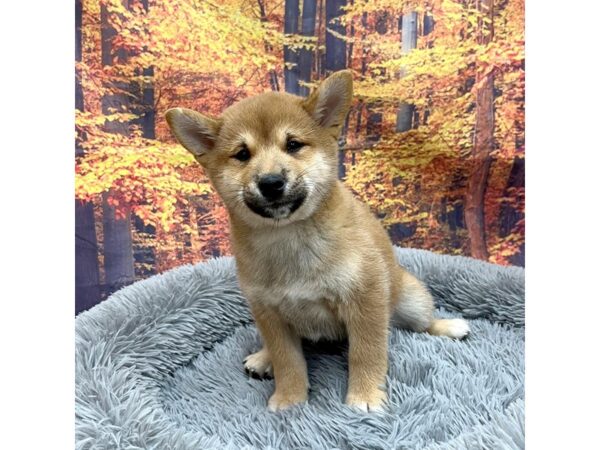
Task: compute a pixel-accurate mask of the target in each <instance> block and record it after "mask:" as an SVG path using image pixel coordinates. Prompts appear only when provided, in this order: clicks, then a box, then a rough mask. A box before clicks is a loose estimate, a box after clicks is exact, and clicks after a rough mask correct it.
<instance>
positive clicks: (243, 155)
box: [232, 145, 250, 162]
mask: <svg viewBox="0 0 600 450" xmlns="http://www.w3.org/2000/svg"><path fill="white" fill-rule="evenodd" d="M232 158H235V159H237V160H238V161H242V162H243V161H248V160H249V159H250V150H248V147H246V146H245V145H243V146H242V148H240V150H239V151H238V152H237V153H236V154H235V155H233V156H232Z"/></svg>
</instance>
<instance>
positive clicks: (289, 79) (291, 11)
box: [283, 0, 300, 95]
mask: <svg viewBox="0 0 600 450" xmlns="http://www.w3.org/2000/svg"><path fill="white" fill-rule="evenodd" d="M284 14H285V15H284V24H283V32H284V33H285V34H286V35H289V34H298V17H299V16H300V6H299V0H285V11H284ZM283 62H284V65H285V67H284V69H283V77H284V81H285V92H289V93H290V94H296V95H298V94H299V87H300V86H299V84H298V79H299V70H298V52H296V51H294V50H292V49H291V48H290V47H289V46H288V45H286V46H284V47H283Z"/></svg>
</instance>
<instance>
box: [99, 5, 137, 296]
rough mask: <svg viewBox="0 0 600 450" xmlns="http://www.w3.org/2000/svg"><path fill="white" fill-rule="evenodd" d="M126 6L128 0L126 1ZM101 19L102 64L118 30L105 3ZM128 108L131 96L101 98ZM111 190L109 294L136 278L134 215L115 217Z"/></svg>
mask: <svg viewBox="0 0 600 450" xmlns="http://www.w3.org/2000/svg"><path fill="white" fill-rule="evenodd" d="M125 4H126V6H128V5H127V0H125ZM101 21H102V64H103V65H112V64H113V51H112V39H113V38H114V36H115V35H116V32H115V30H114V29H113V28H112V27H111V26H110V23H109V21H108V11H107V10H106V6H104V5H103V6H102V9H101ZM116 57H117V59H119V60H120V61H121V62H124V61H125V60H126V58H127V55H126V53H125V52H124V51H123V50H119V51H117V52H116ZM118 87H119V88H120V90H121V91H122V92H126V91H127V90H128V89H129V88H130V87H129V85H127V84H124V85H121V86H118ZM113 108H114V109H116V110H122V109H125V110H127V109H129V98H128V96H127V95H126V94H124V93H118V94H108V95H106V96H105V97H104V98H103V99H102V113H103V114H109V113H110V111H111V109H113ZM105 127H106V131H108V132H110V133H118V134H125V135H127V134H128V124H127V123H121V122H108V123H107V124H106V126H105ZM109 196H110V193H105V194H104V195H103V196H102V225H103V234H104V274H105V286H106V289H107V294H109V293H112V292H114V291H115V290H117V289H119V288H121V287H123V286H125V285H127V284H129V283H131V282H133V281H134V279H135V272H134V265H133V245H132V239H131V215H130V212H129V211H126V212H125V217H124V218H117V217H116V216H115V209H114V208H113V207H112V206H111V205H109V204H108V202H107V199H108V197H109Z"/></svg>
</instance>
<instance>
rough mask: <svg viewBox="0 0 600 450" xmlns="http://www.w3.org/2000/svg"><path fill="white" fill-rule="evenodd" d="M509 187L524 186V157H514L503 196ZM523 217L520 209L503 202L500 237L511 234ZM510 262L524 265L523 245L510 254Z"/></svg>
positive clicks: (508, 192) (508, 194)
mask: <svg viewBox="0 0 600 450" xmlns="http://www.w3.org/2000/svg"><path fill="white" fill-rule="evenodd" d="M511 188H521V189H524V188H525V158H521V157H516V158H515V159H514V161H513V164H512V168H511V171H510V175H509V177H508V182H507V183H506V188H505V190H504V196H505V197H508V196H510V195H511V193H510V189H511ZM523 218H524V214H523V213H522V212H521V211H518V210H516V209H515V208H513V207H512V206H511V205H510V204H506V203H505V204H504V205H503V206H502V207H501V208H500V229H499V234H500V237H506V236H508V235H509V234H511V233H512V232H513V230H514V228H515V226H516V225H517V223H518V222H519V221H520V220H522V219H523ZM509 261H510V263H511V264H514V265H516V266H521V267H523V266H525V245H524V244H523V245H522V246H521V248H520V251H519V253H516V254H514V255H512V256H511V257H510V258H509Z"/></svg>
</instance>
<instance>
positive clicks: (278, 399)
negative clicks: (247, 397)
mask: <svg viewBox="0 0 600 450" xmlns="http://www.w3.org/2000/svg"><path fill="white" fill-rule="evenodd" d="M252 313H253V315H254V319H255V320H256V324H257V326H258V329H259V331H260V334H261V336H262V338H263V341H264V342H263V343H264V345H265V347H266V348H267V351H268V352H269V355H270V356H271V364H272V365H273V375H274V378H275V393H274V394H273V395H272V396H271V398H270V399H269V409H270V410H272V411H277V410H280V409H285V408H287V407H289V406H292V405H295V404H297V403H302V402H305V401H306V400H307V399H308V373H307V370H306V360H305V359H304V355H303V354H302V342H301V340H300V338H299V337H298V335H297V334H296V333H295V332H294V330H292V329H291V328H290V326H289V325H288V324H287V323H285V322H284V321H283V320H282V319H281V317H280V316H279V314H278V313H277V311H274V310H273V309H272V308H270V307H268V306H265V305H261V304H254V305H252Z"/></svg>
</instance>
